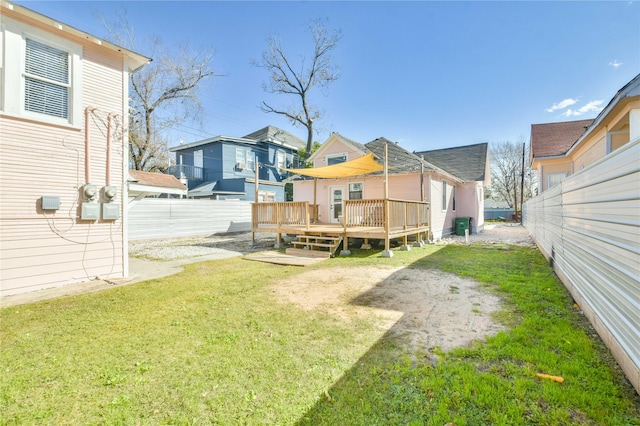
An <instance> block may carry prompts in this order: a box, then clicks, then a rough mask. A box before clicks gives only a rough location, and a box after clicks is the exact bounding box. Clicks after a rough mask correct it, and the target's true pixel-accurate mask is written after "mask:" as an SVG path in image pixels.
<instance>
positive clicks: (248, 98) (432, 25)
mask: <svg viewBox="0 0 640 426" xmlns="http://www.w3.org/2000/svg"><path fill="white" fill-rule="evenodd" d="M18 3H20V4H22V5H24V6H26V7H28V8H31V9H33V10H35V11H37V12H40V13H42V14H44V15H47V16H50V17H52V18H54V19H57V20H60V21H62V22H63V23H66V24H68V25H71V26H74V27H76V28H78V29H80V30H83V31H86V32H89V33H91V34H93V35H96V36H99V37H103V38H107V31H106V30H105V28H104V26H103V25H102V23H101V18H100V17H104V18H105V19H107V20H115V19H116V16H117V14H118V13H119V12H122V11H123V10H126V12H127V16H128V19H129V23H130V24H131V26H132V27H133V28H134V30H135V34H136V37H137V39H139V40H142V39H144V38H145V37H148V36H152V35H155V36H158V37H160V38H161V39H162V41H163V42H164V44H165V45H167V46H172V45H176V44H178V43H181V42H188V43H189V44H190V46H191V47H192V48H200V47H209V48H212V49H214V51H215V56H214V59H213V63H212V68H213V70H214V71H215V72H216V73H218V74H221V75H224V76H221V77H217V78H215V79H214V80H213V81H211V82H210V83H209V84H207V85H206V87H205V89H206V90H205V91H203V93H202V100H203V104H204V108H205V116H204V120H203V123H202V125H200V124H195V123H188V124H186V125H185V126H180V127H176V128H175V129H174V130H173V132H172V139H173V140H172V142H171V145H175V144H177V143H178V142H179V140H180V139H181V140H183V141H184V142H193V141H196V140H200V139H203V138H206V137H210V136H217V135H227V136H238V137H239V136H243V135H246V134H248V133H251V132H253V131H254V130H257V129H260V128H262V127H264V126H266V125H268V124H271V125H274V126H277V127H280V128H282V129H285V130H287V131H290V132H291V133H293V134H295V135H297V136H299V137H300V138H301V139H303V140H305V139H306V136H305V135H306V132H305V130H304V129H302V128H299V127H298V128H296V127H292V125H291V124H290V123H289V122H288V121H287V120H286V119H284V118H282V117H280V116H276V115H273V114H265V113H263V112H261V111H260V109H259V105H260V104H261V102H262V101H263V100H267V101H269V102H270V103H271V104H273V105H275V106H279V107H286V106H287V105H289V104H290V103H291V102H294V100H293V99H289V98H287V97H284V96H278V97H274V96H273V95H270V94H267V93H265V92H264V90H263V88H262V87H263V82H264V81H266V79H267V78H268V75H267V73H266V71H265V70H264V69H261V68H256V67H254V66H252V65H251V64H250V62H251V61H252V60H254V59H256V60H257V59H260V57H261V54H262V52H263V51H264V50H265V48H266V46H267V44H266V38H267V36H269V35H271V34H278V35H279V36H280V38H281V39H282V42H283V46H284V47H285V50H286V51H287V52H289V53H290V54H291V55H299V56H307V57H308V56H309V54H310V52H311V51H312V47H313V45H312V39H311V36H310V34H309V33H308V31H306V26H307V24H308V23H309V22H310V21H312V20H315V19H323V20H325V23H326V26H327V28H329V29H331V30H333V29H339V30H341V32H342V40H341V42H340V44H339V45H338V47H337V48H336V49H335V51H334V54H333V57H334V62H335V64H336V65H338V66H339V67H340V70H341V77H340V79H339V80H338V81H336V82H335V83H334V84H332V85H331V87H330V88H329V90H328V91H327V92H326V93H321V92H320V91H316V92H315V93H313V94H312V97H311V102H312V103H313V104H314V105H317V106H319V107H320V109H321V110H322V111H323V113H324V118H323V119H322V120H320V121H319V122H317V130H320V133H319V134H318V135H316V140H318V141H321V142H323V141H324V140H325V139H326V138H327V137H328V135H329V134H330V132H338V133H341V134H342V135H344V136H346V137H348V138H351V139H353V140H356V141H358V142H361V143H366V142H369V141H371V140H373V139H375V138H377V137H380V136H384V137H386V138H387V139H390V140H392V141H396V142H399V143H400V145H401V146H403V147H405V148H406V149H408V150H410V151H413V150H428V149H437V148H445V147H450V146H460V145H469V144H474V143H480V142H502V141H512V142H520V141H522V140H525V141H528V140H529V135H530V126H531V124H533V123H546V122H556V121H565V120H578V119H585V118H594V117H595V116H596V115H597V114H598V112H599V111H600V110H601V109H602V108H603V107H604V106H606V104H607V103H608V102H609V100H610V99H611V98H612V97H613V96H614V95H615V93H616V91H617V90H619V89H620V88H621V87H622V86H624V85H625V84H626V83H627V82H629V81H630V80H631V79H632V78H633V77H634V76H635V75H637V74H638V73H639V72H640V3H638V2H630V1H606V2H595V1H585V2H580V1H565V2H560V1H536V2H526V1H509V2H507V1H494V2H485V1H471V2H458V1H452V2H435V1H411V2H390V1H377V2H366V1H350V2H340V1H322V2H295V1H282V2H273V1H261V2H248V1H236V2H225V1H197V2H186V1H185V2H178V1H171V2H169V1H166V2H162V1H137V2H133V1H129V2H120V1H84V2H68V1H46V2H42V1H19V2H18ZM138 51H139V52H140V53H143V54H149V52H145V51H144V50H141V49H138Z"/></svg>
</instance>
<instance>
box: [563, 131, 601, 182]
mask: <svg viewBox="0 0 640 426" xmlns="http://www.w3.org/2000/svg"><path fill="white" fill-rule="evenodd" d="M605 155H607V135H606V132H605V130H604V129H602V130H600V131H599V132H597V133H595V134H594V135H593V137H591V138H589V141H587V142H586V143H584V144H582V145H581V146H580V147H579V149H577V150H576V153H575V154H574V155H573V156H572V157H573V168H574V170H575V171H576V172H577V171H579V170H582V169H584V168H585V167H587V166H588V165H590V164H593V163H594V162H596V161H597V160H599V159H600V158H602V157H604V156H605Z"/></svg>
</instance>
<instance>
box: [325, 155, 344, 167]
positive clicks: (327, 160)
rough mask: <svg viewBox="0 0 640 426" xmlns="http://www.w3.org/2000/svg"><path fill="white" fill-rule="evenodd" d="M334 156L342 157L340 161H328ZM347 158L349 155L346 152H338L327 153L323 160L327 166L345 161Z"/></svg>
mask: <svg viewBox="0 0 640 426" xmlns="http://www.w3.org/2000/svg"><path fill="white" fill-rule="evenodd" d="M334 158H343V160H342V161H338V162H337V163H329V161H331V160H333V159H334ZM348 159H349V157H348V156H347V153H346V152H341V153H339V154H328V155H327V156H326V157H325V162H326V164H327V166H332V165H334V164H340V163H345V162H347V160H348Z"/></svg>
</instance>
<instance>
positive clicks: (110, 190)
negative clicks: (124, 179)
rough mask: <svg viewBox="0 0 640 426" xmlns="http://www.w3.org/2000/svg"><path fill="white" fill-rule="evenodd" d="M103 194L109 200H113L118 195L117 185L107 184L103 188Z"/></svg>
mask: <svg viewBox="0 0 640 426" xmlns="http://www.w3.org/2000/svg"><path fill="white" fill-rule="evenodd" d="M103 194H104V198H105V199H106V200H107V201H111V200H113V199H114V198H116V195H117V194H118V188H116V187H115V186H105V187H104V189H103Z"/></svg>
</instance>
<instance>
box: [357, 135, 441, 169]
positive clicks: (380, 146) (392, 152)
mask: <svg viewBox="0 0 640 426" xmlns="http://www.w3.org/2000/svg"><path fill="white" fill-rule="evenodd" d="M385 143H386V144H387V147H388V148H387V153H388V159H387V165H388V166H389V172H390V173H403V172H419V171H420V164H423V165H424V169H425V170H433V171H437V170H438V167H436V166H434V165H433V164H431V163H429V162H428V161H425V160H422V159H421V158H420V157H419V156H417V155H415V154H413V153H412V152H409V151H407V150H406V149H404V148H402V147H401V146H400V145H398V144H396V143H394V142H391V141H390V140H388V139H386V138H383V137H382V138H378V139H376V140H374V141H371V142H369V143H367V144H365V145H364V146H365V147H366V148H367V149H368V150H369V151H371V152H373V154H374V155H375V156H376V157H377V160H378V162H379V163H382V162H383V161H384V145H385ZM380 173H382V172H380Z"/></svg>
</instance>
